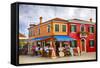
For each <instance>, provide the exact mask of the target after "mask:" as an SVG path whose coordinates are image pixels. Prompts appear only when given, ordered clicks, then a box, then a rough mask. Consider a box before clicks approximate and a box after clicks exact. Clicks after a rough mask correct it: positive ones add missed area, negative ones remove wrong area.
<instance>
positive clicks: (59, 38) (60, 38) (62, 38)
mask: <svg viewBox="0 0 100 68" xmlns="http://www.w3.org/2000/svg"><path fill="white" fill-rule="evenodd" d="M54 38H55V39H56V41H73V40H74V39H73V38H71V37H70V36H66V35H56V36H54Z"/></svg>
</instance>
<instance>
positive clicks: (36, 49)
mask: <svg viewBox="0 0 100 68" xmlns="http://www.w3.org/2000/svg"><path fill="white" fill-rule="evenodd" d="M38 50H39V47H38V46H36V48H35V52H36V56H38Z"/></svg>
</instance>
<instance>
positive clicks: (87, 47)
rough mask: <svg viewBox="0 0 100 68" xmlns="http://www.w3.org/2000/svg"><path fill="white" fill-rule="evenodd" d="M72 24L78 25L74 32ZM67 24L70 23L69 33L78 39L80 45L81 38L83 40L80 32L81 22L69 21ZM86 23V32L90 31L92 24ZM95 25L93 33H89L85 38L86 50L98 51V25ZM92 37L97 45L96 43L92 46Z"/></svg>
mask: <svg viewBox="0 0 100 68" xmlns="http://www.w3.org/2000/svg"><path fill="white" fill-rule="evenodd" d="M71 24H76V25H77V27H76V32H73V33H72V32H70V27H71ZM67 25H68V35H69V36H70V37H72V38H74V39H76V40H77V45H78V46H79V47H80V40H81V38H80V34H79V32H80V26H81V24H80V23H67ZM84 25H85V27H86V32H89V26H90V25H91V24H84ZM94 26H95V31H94V33H93V34H90V33H88V35H87V37H86V38H85V40H86V51H87V52H94V51H96V36H95V35H96V25H94ZM90 39H95V45H94V47H90V45H89V42H90V41H89V40H90Z"/></svg>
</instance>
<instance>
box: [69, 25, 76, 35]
mask: <svg viewBox="0 0 100 68" xmlns="http://www.w3.org/2000/svg"><path fill="white" fill-rule="evenodd" d="M73 25H74V26H76V24H71V26H70V32H71V33H75V32H77V27H76V30H75V31H74V32H73V31H72V26H73Z"/></svg>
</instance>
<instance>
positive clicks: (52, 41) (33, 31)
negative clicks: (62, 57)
mask: <svg viewBox="0 0 100 68" xmlns="http://www.w3.org/2000/svg"><path fill="white" fill-rule="evenodd" d="M28 30H29V40H31V42H33V45H36V46H37V45H39V46H42V47H44V46H46V45H49V46H50V47H52V48H53V50H54V52H55V55H56V56H57V55H58V54H57V53H58V48H59V47H63V46H65V45H70V46H71V47H73V48H74V49H76V48H77V47H79V48H80V50H81V52H94V51H95V50H96V36H95V35H96V25H95V23H94V22H92V19H90V21H84V20H79V19H71V20H64V19H61V18H54V19H51V20H48V21H46V22H42V17H40V24H38V25H35V24H30V27H29V28H28Z"/></svg>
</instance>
